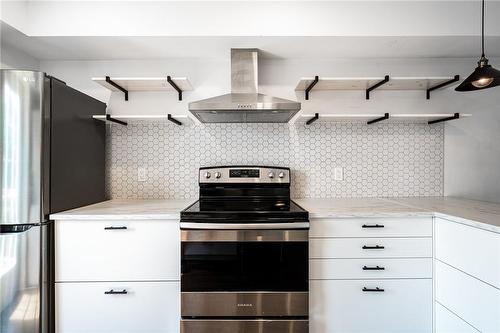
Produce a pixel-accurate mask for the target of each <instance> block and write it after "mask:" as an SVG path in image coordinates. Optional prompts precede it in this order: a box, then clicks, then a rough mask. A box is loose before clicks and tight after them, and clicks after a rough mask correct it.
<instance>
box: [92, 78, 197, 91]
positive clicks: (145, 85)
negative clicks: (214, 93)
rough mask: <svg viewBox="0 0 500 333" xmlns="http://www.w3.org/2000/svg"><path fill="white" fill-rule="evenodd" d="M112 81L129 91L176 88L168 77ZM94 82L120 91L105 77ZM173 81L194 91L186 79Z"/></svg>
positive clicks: (116, 79)
mask: <svg viewBox="0 0 500 333" xmlns="http://www.w3.org/2000/svg"><path fill="white" fill-rule="evenodd" d="M111 80H112V81H113V82H115V83H116V84H117V85H119V86H120V87H122V88H124V89H126V90H128V91H172V90H175V89H174V87H172V85H171V84H170V83H169V82H168V81H167V78H166V77H111ZM92 81H94V82H97V83H99V84H100V85H101V86H103V87H105V88H108V89H109V90H111V91H120V89H118V88H116V87H115V86H113V85H112V84H110V83H109V82H107V81H106V78H105V77H94V78H92ZM172 81H173V82H174V83H175V84H176V85H177V86H178V87H179V88H180V89H181V90H182V91H187V90H193V87H192V86H191V83H189V80H188V79H187V78H185V77H172Z"/></svg>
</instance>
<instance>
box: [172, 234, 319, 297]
mask: <svg viewBox="0 0 500 333" xmlns="http://www.w3.org/2000/svg"><path fill="white" fill-rule="evenodd" d="M181 246H182V255H181V256H182V259H181V270H182V278H181V289H182V291H307V290H308V274H309V272H308V243H307V242H183V243H182V245H181Z"/></svg>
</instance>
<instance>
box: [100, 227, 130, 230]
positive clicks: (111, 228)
mask: <svg viewBox="0 0 500 333" xmlns="http://www.w3.org/2000/svg"><path fill="white" fill-rule="evenodd" d="M104 230H127V227H126V226H121V227H114V226H111V227H104Z"/></svg>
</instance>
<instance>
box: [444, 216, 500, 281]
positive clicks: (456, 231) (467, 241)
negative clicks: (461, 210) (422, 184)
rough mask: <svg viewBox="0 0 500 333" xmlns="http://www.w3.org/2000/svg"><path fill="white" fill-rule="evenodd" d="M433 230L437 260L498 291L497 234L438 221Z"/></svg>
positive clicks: (499, 257) (499, 242)
mask: <svg viewBox="0 0 500 333" xmlns="http://www.w3.org/2000/svg"><path fill="white" fill-rule="evenodd" d="M435 228H436V229H435V230H436V254H435V256H436V258H437V259H439V260H441V261H443V262H445V263H447V264H450V265H451V266H453V267H456V268H458V269H460V270H462V271H464V272H466V273H468V274H470V275H472V276H475V277H477V278H478V279H480V280H483V281H485V282H488V283H489V284H491V285H494V286H495V287H497V288H500V234H497V233H494V232H490V231H485V230H481V229H477V228H474V227H470V226H466V225H463V224H460V223H456V222H451V221H447V220H444V219H439V218H438V219H436V227H435ZM478 259H479V260H478Z"/></svg>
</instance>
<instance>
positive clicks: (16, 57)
mask: <svg viewBox="0 0 500 333" xmlns="http://www.w3.org/2000/svg"><path fill="white" fill-rule="evenodd" d="M0 68H2V69H27V70H38V69H39V68H40V61H39V60H38V59H36V58H34V57H32V56H31V55H29V54H27V53H25V52H23V51H21V50H18V49H17V48H16V47H15V46H13V45H10V44H6V43H1V45H0Z"/></svg>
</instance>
